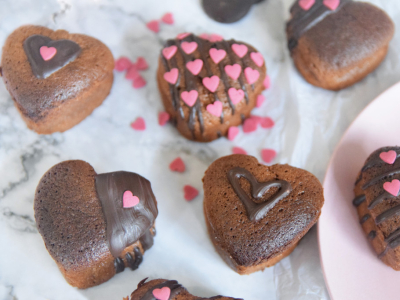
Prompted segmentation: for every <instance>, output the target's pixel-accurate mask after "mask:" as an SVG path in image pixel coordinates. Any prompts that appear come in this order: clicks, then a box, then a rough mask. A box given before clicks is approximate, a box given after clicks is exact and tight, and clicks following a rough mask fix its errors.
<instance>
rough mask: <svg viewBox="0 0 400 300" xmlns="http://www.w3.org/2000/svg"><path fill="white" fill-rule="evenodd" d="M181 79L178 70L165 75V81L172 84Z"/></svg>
mask: <svg viewBox="0 0 400 300" xmlns="http://www.w3.org/2000/svg"><path fill="white" fill-rule="evenodd" d="M178 77H179V70H178V69H177V68H173V69H172V70H171V71H169V72H165V73H164V79H165V80H166V81H168V82H169V83H171V84H175V83H176V82H177V80H178Z"/></svg>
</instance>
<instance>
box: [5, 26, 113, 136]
mask: <svg viewBox="0 0 400 300" xmlns="http://www.w3.org/2000/svg"><path fill="white" fill-rule="evenodd" d="M1 69H2V76H3V80H4V83H5V85H6V88H7V90H8V91H9V93H10V94H11V97H12V99H13V100H14V103H15V106H16V108H17V109H18V111H19V112H20V114H21V116H22V118H23V119H24V121H25V122H26V124H27V125H28V127H29V128H30V129H33V130H35V131H36V132H37V133H41V134H50V133H53V132H57V131H61V132H62V131H65V130H67V129H69V128H71V127H73V126H75V125H76V124H78V123H79V122H81V121H82V120H83V119H85V118H86V117H87V116H88V115H90V114H91V113H92V111H93V110H94V109H95V108H96V107H98V106H99V105H100V104H101V103H102V102H103V100H104V99H105V98H106V97H107V95H108V94H109V92H110V89H111V85H112V82H113V69H114V58H113V56H112V54H111V51H110V50H109V49H108V48H107V46H105V45H104V44H103V43H102V42H100V41H99V40H97V39H95V38H92V37H89V36H86V35H83V34H70V33H68V32H67V31H65V30H57V31H53V30H51V29H48V28H46V27H41V26H32V25H28V26H23V27H20V28H18V29H16V30H15V31H14V32H13V33H11V34H10V36H9V37H8V38H7V40H6V42H5V44H4V47H3V54H2V58H1Z"/></svg>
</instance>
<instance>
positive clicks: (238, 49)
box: [232, 44, 249, 58]
mask: <svg viewBox="0 0 400 300" xmlns="http://www.w3.org/2000/svg"><path fill="white" fill-rule="evenodd" d="M232 50H233V52H235V53H236V55H237V56H239V57H240V58H242V57H243V56H245V55H246V53H247V51H248V50H249V49H248V48H247V46H246V45H239V44H233V45H232Z"/></svg>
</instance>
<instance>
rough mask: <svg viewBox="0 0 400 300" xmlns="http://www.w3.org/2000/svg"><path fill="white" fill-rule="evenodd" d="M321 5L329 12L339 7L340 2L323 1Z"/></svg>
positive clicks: (337, 0) (338, 0)
mask: <svg viewBox="0 0 400 300" xmlns="http://www.w3.org/2000/svg"><path fill="white" fill-rule="evenodd" d="M323 4H324V5H325V6H326V7H327V8H329V9H330V10H335V9H336V8H338V7H339V5H340V0H324V2H323Z"/></svg>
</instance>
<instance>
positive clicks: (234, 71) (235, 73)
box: [225, 64, 242, 80]
mask: <svg viewBox="0 0 400 300" xmlns="http://www.w3.org/2000/svg"><path fill="white" fill-rule="evenodd" d="M225 72H226V74H228V76H229V77H231V78H232V79H233V80H237V79H238V78H239V76H240V72H242V67H241V66H240V65H239V64H234V65H233V66H230V65H227V66H225Z"/></svg>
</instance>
